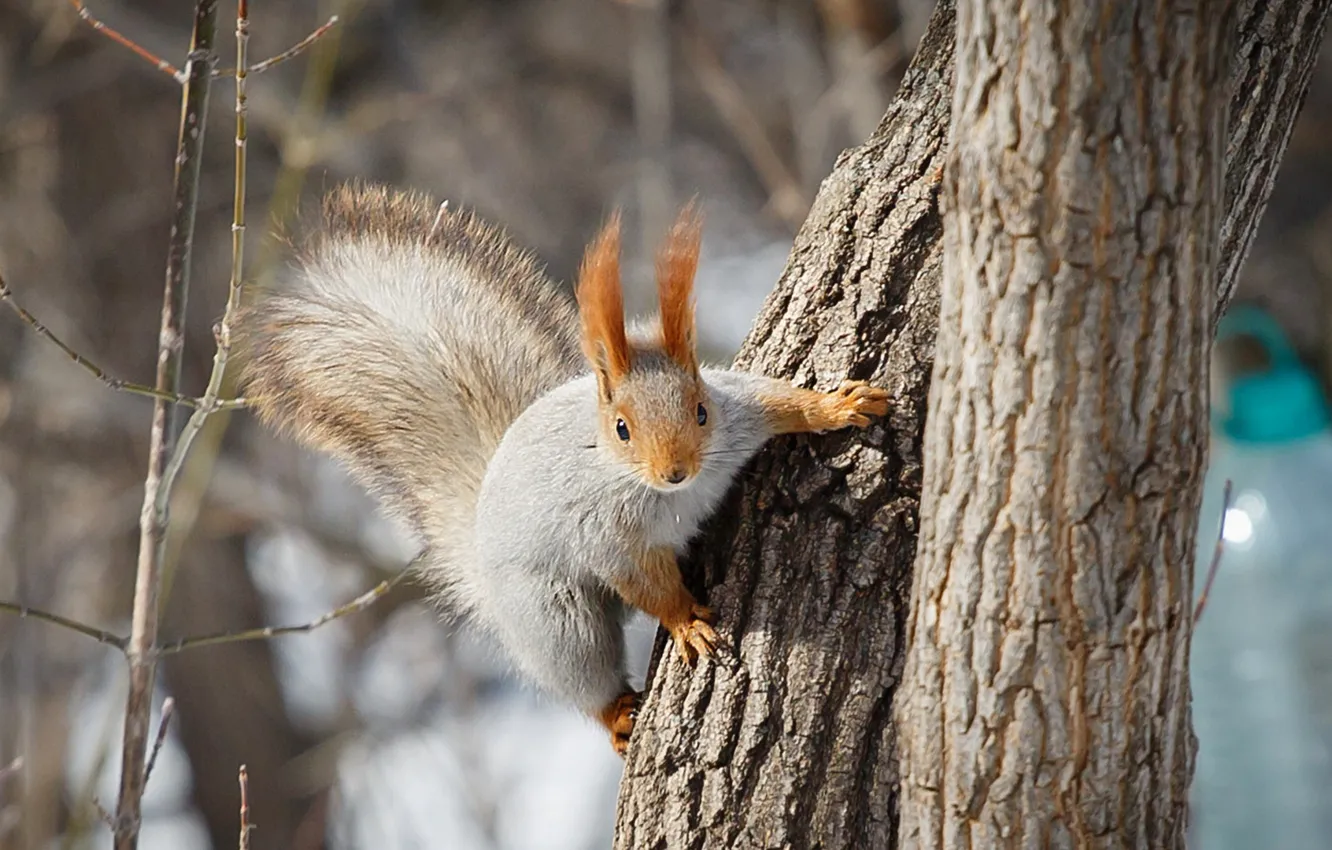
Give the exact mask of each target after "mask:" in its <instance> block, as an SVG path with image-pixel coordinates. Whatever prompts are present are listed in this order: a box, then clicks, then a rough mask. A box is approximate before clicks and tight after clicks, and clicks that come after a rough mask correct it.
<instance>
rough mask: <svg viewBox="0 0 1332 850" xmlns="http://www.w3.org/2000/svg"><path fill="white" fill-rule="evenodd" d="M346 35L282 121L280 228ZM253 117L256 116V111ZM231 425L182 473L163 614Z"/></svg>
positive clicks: (215, 419) (255, 267)
mask: <svg viewBox="0 0 1332 850" xmlns="http://www.w3.org/2000/svg"><path fill="white" fill-rule="evenodd" d="M362 2H364V0H333V11H335V12H337V13H338V19H339V20H340V21H345V20H346V19H347V16H348V13H349V12H350V11H352V10H353V9H354V8H355V7H356V6H358V5H359V4H360V3H362ZM342 31H343V28H342V27H340V26H339V27H335V28H334V29H332V30H329V32H328V33H327V35H326V36H325V37H324V38H322V39H320V40H319V41H318V42H317V43H316V44H315V45H314V46H313V47H312V48H311V50H310V53H309V59H308V61H307V62H305V63H304V64H305V75H304V82H303V84H302V86H301V91H300V94H299V96H298V97H297V101H296V104H295V108H294V110H293V111H291V112H289V113H287V114H285V115H284V116H283V121H282V128H281V129H282V132H281V133H279V135H280V137H281V141H280V145H279V147H280V150H281V153H280V155H279V160H280V167H279V169H278V173H277V177H276V182H275V183H274V185H273V189H272V192H271V193H270V194H269V201H268V214H267V218H268V219H269V220H271V221H274V222H280V221H282V220H285V219H287V218H289V217H290V216H291V215H292V214H293V213H294V212H295V210H296V206H297V199H298V198H299V197H300V193H301V184H302V182H303V181H304V179H305V176H306V173H307V172H308V170H309V169H310V168H311V167H312V165H313V157H314V155H315V150H316V145H317V141H316V139H315V138H314V137H313V136H312V130H311V129H309V128H312V127H314V126H315V125H317V124H319V123H320V122H321V121H322V120H323V116H324V112H325V102H326V100H327V98H328V91H329V86H330V85H331V81H332V78H333V71H334V67H335V66H336V64H337V57H338V49H339V44H340V42H341V36H342ZM250 115H251V116H252V115H253V111H252V110H251V111H250ZM247 120H248V119H247ZM280 244H281V241H280V240H279V239H277V238H275V237H274V236H273V234H271V233H269V234H265V238H264V239H263V240H262V241H261V242H260V243H259V252H258V255H257V257H256V258H255V260H253V261H250V262H248V263H247V266H248V268H249V271H248V272H247V275H248V277H250V278H253V277H255V276H256V273H257V275H258V276H259V277H261V278H262V277H263V276H264V275H265V274H267V273H268V270H271V268H272V266H273V264H274V260H275V256H274V254H275V251H276V250H277V249H278V247H279V245H280ZM222 386H223V391H224V392H225V393H227V394H229V395H230V394H235V392H236V389H235V386H236V377H235V373H234V370H231V369H228V370H227V373H226V374H225V375H224V376H223V378H222ZM230 421H231V415H230V411H222V412H220V413H217V414H215V415H213V416H210V417H209V418H208V422H207V424H206V425H205V426H204V428H203V430H202V431H201V432H200V433H199V436H198V437H197V438H196V439H195V440H194V443H193V444H192V446H191V448H190V457H189V460H188V462H187V463H186V464H185V465H184V467H183V468H182V469H181V472H180V475H179V476H178V478H177V480H176V483H175V485H174V486H173V488H172V493H171V532H170V534H169V535H168V539H167V557H166V561H165V566H164V568H163V569H164V577H163V581H162V597H161V599H162V606H163V607H164V608H165V606H166V605H167V604H168V600H169V599H170V596H171V589H172V583H173V577H174V575H175V571H176V568H177V567H178V565H179V564H180V560H181V553H182V552H183V551H184V549H185V547H186V546H187V545H188V541H189V540H190V535H191V534H192V530H193V528H194V524H195V522H196V520H197V519H198V516H199V510H200V506H201V503H202V500H203V494H204V492H205V491H206V490H207V488H208V486H209V484H208V482H209V481H210V480H211V476H212V471H213V466H214V464H215V463H216V462H217V457H218V452H219V451H220V449H221V446H222V441H223V439H224V438H225V435H226V432H227V429H228V427H229V425H230Z"/></svg>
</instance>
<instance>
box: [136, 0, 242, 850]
mask: <svg viewBox="0 0 1332 850" xmlns="http://www.w3.org/2000/svg"><path fill="white" fill-rule="evenodd" d="M216 34H217V0H197V2H196V4H195V7H194V28H193V34H192V37H191V43H190V53H189V59H188V61H187V62H186V65H185V76H186V81H185V93H184V97H183V99H182V103H181V116H180V129H179V133H178V135H177V142H176V159H175V163H176V174H175V189H174V193H173V195H174V197H173V202H174V203H173V207H172V209H173V215H172V221H171V236H170V241H169V243H168V250H167V268H166V283H165V285H164V287H163V293H162V325H161V331H160V333H159V334H158V343H157V345H158V355H157V379H156V383H155V387H156V389H157V390H159V391H162V392H169V393H177V392H179V391H180V387H179V381H180V360H181V352H182V349H183V348H184V316H185V304H186V296H187V294H188V290H189V277H190V259H191V255H192V253H193V247H194V220H195V213H196V211H197V209H198V205H199V166H200V162H201V159H202V157H201V152H202V149H203V141H204V136H205V129H206V125H207V121H206V119H207V116H208V90H209V84H210V83H211V82H212V70H213V69H212V64H213V61H214V55H213V40H214V37H215V36H216ZM216 400H217V396H216V394H214V395H213V396H212V398H211V399H210V400H209V401H210V402H215V401H216ZM195 412H196V413H198V412H199V411H197V410H196V411H195ZM168 413H169V409H168V405H167V403H166V402H165V401H163V400H162V399H155V400H154V402H153V419H152V430H151V432H150V439H149V447H148V472H147V475H146V476H145V478H144V487H143V491H144V492H143V512H142V514H141V516H140V520H139V560H138V565H137V569H136V572H135V581H134V612H133V615H132V618H131V624H130V637H129V642H128V645H127V647H126V655H127V656H128V658H129V696H128V698H127V700H126V704H125V733H124V742H123V745H122V747H121V764H120V793H119V799H118V800H117V803H116V829H115V850H136V848H137V847H138V842H139V827H140V824H141V821H142V816H141V808H142V803H143V790H144V767H145V757H146V755H147V749H148V735H149V730H148V726H149V721H150V719H151V717H152V703H153V685H154V683H155V680H156V676H157V658H156V653H155V650H156V646H157V628H158V596H159V594H160V592H161V583H162V561H163V555H164V553H165V548H166V547H165V546H164V542H165V540H166V524H167V512H166V505H167V502H168V498H167V496H168V495H169V489H170V483H169V482H168V481H166V480H165V479H164V475H163V473H164V471H165V469H166V466H167V462H168V460H169V459H170V458H172V457H173V451H172V450H173V447H174V443H175V440H174V439H173V434H172V429H171V428H169V427H168V421H167V420H168Z"/></svg>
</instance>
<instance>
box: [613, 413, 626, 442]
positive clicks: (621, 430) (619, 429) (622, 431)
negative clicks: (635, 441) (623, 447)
mask: <svg viewBox="0 0 1332 850" xmlns="http://www.w3.org/2000/svg"><path fill="white" fill-rule="evenodd" d="M615 434H616V436H618V437H619V438H620V439H621V440H624V441H625V442H626V443H627V442H629V426H628V425H626V424H624V420H623V419H616V420H615Z"/></svg>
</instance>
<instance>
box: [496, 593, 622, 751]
mask: <svg viewBox="0 0 1332 850" xmlns="http://www.w3.org/2000/svg"><path fill="white" fill-rule="evenodd" d="M505 576H506V580H505V581H503V582H499V583H497V584H496V585H495V586H494V587H493V588H492V591H491V593H490V595H489V597H488V598H489V599H490V600H491V601H492V602H493V603H498V604H494V605H492V606H491V607H490V608H489V614H490V619H491V620H492V622H493V623H494V624H495V626H496V627H497V628H496V637H498V638H499V641H500V643H501V644H503V645H504V648H505V649H506V650H507V651H508V653H509V656H510V658H511V659H512V660H513V662H514V663H515V665H516V666H517V667H518V669H519V671H521V672H522V673H523V674H524V676H526V677H527V678H528V679H530V680H531V681H532V682H533V683H534V684H536V685H537V686H538V687H539V688H540V689H541V690H543V691H545V692H546V693H548V694H550V695H551V696H553V697H555V698H557V699H559V700H562V701H564V702H567V703H571V704H572V705H574V706H575V707H577V708H578V709H579V710H580V711H582V712H583V713H584V714H586V715H587V716H589V717H591V718H592V719H594V720H597V721H598V722H600V723H601V724H602V725H603V726H605V727H606V729H607V731H609V732H610V733H611V744H612V745H613V746H614V747H615V750H616V752H618V753H620V754H621V755H623V753H624V749H625V747H626V746H627V745H628V741H629V734H630V733H631V732H632V731H633V713H634V711H636V709H637V706H638V694H637V693H635V692H634V691H632V690H631V689H630V688H629V686H628V684H627V682H626V680H625V670H624V626H623V614H624V608H623V605H622V604H621V603H620V601H619V600H618V599H616V598H615V597H614V595H613V594H611V593H610V591H609V590H606V589H604V588H595V589H594V588H591V587H588V586H586V585H579V584H572V583H571V584H562V583H557V584H556V585H555V586H553V587H552V584H551V582H550V577H549V576H548V575H547V576H544V577H541V576H535V575H529V574H527V573H524V572H520V571H510V572H508V573H506V574H505ZM631 698H632V705H631V704H630V703H631Z"/></svg>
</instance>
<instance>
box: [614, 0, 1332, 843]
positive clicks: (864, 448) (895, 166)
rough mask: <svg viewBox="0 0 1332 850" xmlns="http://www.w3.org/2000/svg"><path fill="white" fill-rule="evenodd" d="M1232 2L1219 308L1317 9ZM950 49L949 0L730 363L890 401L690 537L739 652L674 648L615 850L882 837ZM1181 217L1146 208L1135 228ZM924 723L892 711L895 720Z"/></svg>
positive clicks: (929, 336) (1317, 35) (1249, 229)
mask: <svg viewBox="0 0 1332 850" xmlns="http://www.w3.org/2000/svg"><path fill="white" fill-rule="evenodd" d="M1240 6H1241V12H1240V15H1239V20H1240V23H1239V39H1238V46H1237V49H1236V50H1235V57H1236V58H1235V60H1234V62H1233V77H1232V90H1233V92H1234V102H1233V104H1232V108H1231V109H1232V111H1231V128H1230V133H1229V145H1228V147H1227V148H1226V150H1225V154H1226V165H1227V169H1226V209H1225V216H1226V217H1225V220H1224V221H1223V222H1222V223H1221V234H1222V236H1221V257H1220V264H1221V275H1220V279H1219V280H1215V281H1214V283H1215V284H1216V285H1218V286H1219V287H1220V292H1221V294H1222V298H1221V299H1220V301H1221V302H1222V303H1223V302H1224V300H1225V298H1227V297H1228V296H1229V293H1230V292H1231V291H1233V287H1234V283H1235V278H1236V275H1237V272H1238V269H1239V266H1240V263H1241V262H1242V260H1243V258H1244V255H1245V254H1246V253H1247V251H1248V247H1249V245H1250V244H1251V242H1252V239H1253V236H1254V234H1255V233H1256V231H1257V224H1258V219H1259V217H1260V216H1261V213H1262V210H1263V207H1264V206H1265V204H1266V201H1267V197H1268V195H1269V193H1270V190H1271V186H1272V180H1273V176H1274V174H1275V171H1276V164H1277V163H1278V162H1279V161H1280V158H1281V154H1282V153H1283V152H1284V150H1285V145H1286V141H1287V139H1288V138H1289V134H1290V129H1291V127H1292V126H1293V124H1294V121H1295V117H1296V115H1297V114H1298V111H1299V107H1300V105H1301V104H1302V103H1303V98H1304V94H1305V92H1306V91H1307V88H1308V80H1309V75H1310V72H1311V70H1312V67H1313V61H1314V58H1315V57H1316V55H1317V51H1318V48H1319V45H1320V44H1321V40H1322V33H1323V29H1324V25H1325V23H1326V20H1327V13H1328V9H1329V7H1332V0H1270V2H1262V0H1243V2H1241V4H1240ZM1107 8H1112V7H1107ZM953 45H954V3H953V0H941V2H940V3H939V4H938V6H937V7H936V10H935V14H934V17H933V19H932V22H931V25H930V28H929V30H928V31H927V33H926V35H925V37H924V39H923V41H922V42H921V46H920V49H919V51H918V53H917V56H916V58H915V60H914V61H913V62H912V66H911V69H910V70H909V72H908V74H907V76H906V78H905V79H904V80H903V83H902V86H901V88H900V90H899V92H898V95H897V98H896V99H895V101H894V102H893V104H892V106H891V107H890V108H889V110H888V114H887V115H886V116H885V118H884V120H883V122H882V123H881V124H880V125H879V128H878V130H876V132H875V133H874V135H873V137H872V138H871V139H870V140H869V141H868V142H866V144H865V145H864V146H862V147H860V148H858V149H855V150H852V151H849V152H848V153H846V154H844V155H843V157H842V158H841V160H839V162H838V166H837V168H836V170H835V171H834V172H833V174H832V175H831V176H830V177H829V178H828V180H827V181H825V183H824V185H823V187H822V189H821V191H820V193H819V196H818V198H817V199H816V200H815V203H814V207H813V209H812V210H811V212H810V215H809V219H808V220H807V221H806V223H805V226H804V227H803V228H802V230H801V232H800V234H799V235H798V236H797V237H796V242H795V246H794V248H793V250H792V255H791V259H790V261H789V262H788V265H787V268H786V271H785V273H784V274H783V275H782V278H781V280H780V281H779V282H778V284H777V286H776V288H775V289H774V291H773V293H772V295H771V296H769V298H768V302H767V304H766V306H765V308H764V310H763V312H762V314H761V315H760V317H759V319H758V321H757V323H756V326H755V329H754V331H753V332H752V333H751V334H750V337H749V340H748V341H747V342H746V344H745V346H744V348H743V349H742V351H741V353H740V354H739V356H738V357H737V360H736V365H737V366H739V367H741V368H746V369H750V370H754V371H760V372H765V373H767V374H771V375H779V376H786V377H794V378H797V379H799V380H801V381H802V382H804V383H806V384H809V385H814V384H817V385H818V386H820V387H832V386H834V385H835V384H836V383H837V381H838V379H840V378H842V377H846V376H850V377H863V378H870V379H872V380H874V381H876V382H878V383H881V384H882V385H884V386H886V387H888V388H889V389H891V390H892V391H893V393H894V394H895V396H896V402H895V405H894V408H893V411H892V412H891V414H890V416H889V418H888V420H887V421H886V423H885V424H884V425H876V426H874V427H872V428H871V429H870V430H869V431H867V432H865V433H863V434H838V435H830V436H826V437H817V438H803V437H802V438H790V439H784V440H781V441H778V442H776V443H775V444H774V445H773V446H772V447H771V448H770V449H769V450H768V451H765V452H764V453H762V454H761V455H760V457H759V458H757V459H756V460H755V462H754V464H753V465H751V466H750V468H749V471H748V473H747V474H746V475H745V476H744V478H743V480H742V481H741V482H740V483H739V484H738V485H737V487H736V488H735V491H734V492H733V493H732V494H731V498H730V502H729V507H728V508H727V509H726V510H724V511H723V512H722V513H721V514H720V515H719V516H718V517H717V518H716V520H715V521H714V522H713V523H712V526H711V528H710V529H709V530H708V532H707V533H706V534H705V535H704V536H703V538H702V539H701V540H700V542H699V545H698V546H697V547H696V551H697V552H698V556H697V557H696V559H695V561H694V564H693V571H694V572H695V575H696V577H697V578H698V579H699V581H697V582H694V584H695V585H696V587H699V588H701V587H706V588H708V592H707V593H706V594H704V595H705V597H706V598H708V599H709V600H710V601H711V603H712V604H714V605H715V606H716V607H717V609H718V611H719V615H720V623H721V626H720V627H721V630H722V631H723V633H724V634H727V635H729V636H730V640H731V643H732V648H731V650H730V651H729V652H728V653H727V656H726V657H725V658H724V659H723V660H721V661H720V662H719V663H711V662H704V663H702V664H700V666H699V668H698V669H696V670H694V671H692V672H687V671H685V670H684V669H682V667H681V665H680V664H679V663H678V662H676V660H675V659H674V658H673V657H670V656H667V657H666V658H665V659H664V663H655V662H654V665H653V668H652V669H651V670H650V671H649V682H650V693H649V695H648V698H647V700H646V702H645V704H644V707H643V710H642V712H641V713H640V715H639V719H638V725H637V728H636V730H635V733H634V739H633V741H632V743H631V746H630V751H629V754H628V761H627V763H626V767H625V773H624V779H623V782H622V785H621V790H620V807H619V813H618V823H617V836H616V847H618V848H624V850H628V849H629V848H635V850H636V849H637V848H652V850H657V848H666V849H667V850H673V849H674V848H686V847H687V848H692V849H693V850H699V848H750V847H763V848H767V847H772V848H777V847H783V848H805V847H812V846H819V847H820V848H823V850H834V848H857V850H860V848H868V849H869V850H877V848H885V847H892V846H894V845H895V838H896V831H897V782H898V770H897V747H896V738H895V728H894V726H893V723H892V719H893V709H892V700H893V696H894V694H895V692H896V690H897V687H898V683H899V681H900V679H901V675H902V666H903V662H904V658H905V650H906V641H905V629H906V615H907V611H908V589H909V587H910V584H911V575H912V560H913V557H914V555H915V551H916V534H917V523H918V508H919V493H920V478H921V446H922V440H923V434H924V415H925V401H926V395H927V391H928V386H929V377H930V373H931V369H932V367H933V362H934V342H935V332H936V329H937V326H938V317H939V312H938V311H939V283H940V271H941V263H940V257H941V251H940V245H939V241H940V237H941V234H942V225H941V222H940V219H939V216H938V214H937V210H936V204H935V197H936V191H937V188H938V180H939V174H940V168H941V166H942V157H943V148H944V140H945V137H946V132H947V125H948V120H949V114H950V113H949V104H950V100H951V95H952V84H951V81H952V74H953ZM995 70H996V72H1003V71H1004V70H1005V69H1004V68H1002V67H999V68H996V69H995ZM1028 96H1036V97H1047V96H1049V95H1048V93H1047V92H1046V91H1045V90H1036V91H1034V92H1030V93H1028ZM1064 117H1065V118H1066V119H1069V120H1071V119H1073V118H1074V117H1076V116H1064ZM1126 141H1127V139H1126ZM1194 202H1195V200H1194V199H1190V203H1194ZM1117 203H1122V201H1121V202H1117ZM1180 214H1182V213H1181V212H1180V211H1178V210H1170V209H1162V210H1160V211H1159V214H1157V215H1156V216H1155V217H1154V218H1150V219H1145V221H1150V223H1151V224H1152V225H1153V226H1155V224H1156V222H1157V221H1159V220H1161V217H1162V216H1167V215H1168V216H1177V215H1180ZM1169 260H1170V261H1171V262H1176V263H1179V262H1181V259H1180V258H1178V257H1173V258H1169ZM1176 285H1177V286H1178V285H1181V284H1176ZM1119 327H1120V326H1119V325H1115V326H1114V328H1115V329H1116V330H1118V328H1119ZM1190 391H1192V390H1190ZM1180 403H1181V404H1183V400H1180ZM1071 411H1072V408H1070V412H1071ZM1172 415H1173V416H1178V415H1179V413H1178V412H1177V411H1176V412H1172ZM1134 427H1137V426H1136V425H1135V426H1134ZM1196 460H1198V461H1200V460H1201V458H1196ZM1115 462H1116V463H1117V464H1118V463H1122V461H1120V460H1116V461H1115ZM1189 474H1190V475H1196V470H1193V471H1190V472H1189ZM1103 475H1104V473H1102V477H1103ZM1130 483H1131V482H1130ZM1136 483H1137V484H1138V485H1139V486H1141V485H1143V484H1148V483H1150V484H1158V482H1156V481H1147V480H1140V481H1138V482H1136ZM1120 486H1121V487H1123V488H1125V492H1126V493H1127V492H1130V491H1129V490H1128V489H1127V487H1128V484H1127V483H1125V484H1121V485H1120ZM1159 486H1162V487H1174V486H1175V482H1173V481H1172V482H1168V483H1166V484H1159ZM1115 509H1116V510H1122V509H1121V508H1118V507H1116V508H1115ZM1153 510H1156V508H1153ZM1080 539H1081V538H1079V540H1080ZM1111 542H1112V541H1107V543H1111ZM1112 543H1113V545H1114V546H1116V547H1118V546H1121V545H1123V544H1122V543H1121V542H1119V541H1113V542H1112ZM1172 545H1174V546H1175V547H1176V550H1177V551H1182V548H1183V547H1185V546H1187V544H1186V543H1185V542H1184V541H1183V540H1175V541H1174V542H1173V544H1172ZM1070 551H1072V550H1070ZM1061 554H1062V553H1061ZM1154 557H1157V558H1159V559H1161V560H1164V557H1165V556H1164V555H1159V556H1154ZM1180 592H1181V591H1180V590H1176V594H1177V595H1178V594H1179V593H1180ZM1084 628H1085V626H1084ZM1177 628H1178V627H1177ZM1142 639H1151V640H1153V641H1158V642H1159V641H1160V640H1161V639H1162V638H1161V637H1160V636H1158V635H1143V636H1142ZM657 657H658V659H660V657H661V654H660V652H658V654H657ZM1098 663H1101V662H1100V661H1099V659H1098ZM920 722H922V721H921V720H918V719H917V718H914V717H907V718H905V727H904V728H906V729H907V730H908V732H910V730H912V729H914V728H915V727H916V726H917V725H918V724H919V723H920ZM923 722H925V723H928V722H930V721H929V719H928V718H926V719H924V721H923ZM933 728H935V729H938V728H939V726H938V721H937V718H936V719H935V721H934V727H933ZM1154 746H1161V745H1160V744H1157V743H1155V742H1154ZM1096 757H1097V758H1101V757H1102V756H1101V754H1100V753H1097V754H1096ZM1091 792H1092V793H1095V792H1096V789H1091ZM1090 796H1091V794H1089V795H1088V797H1090ZM998 799H999V798H998V797H996V798H995V800H996V802H998ZM1019 803H1021V800H1010V801H1009V804H1010V805H1014V804H1019ZM1093 826H1095V824H1093Z"/></svg>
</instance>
